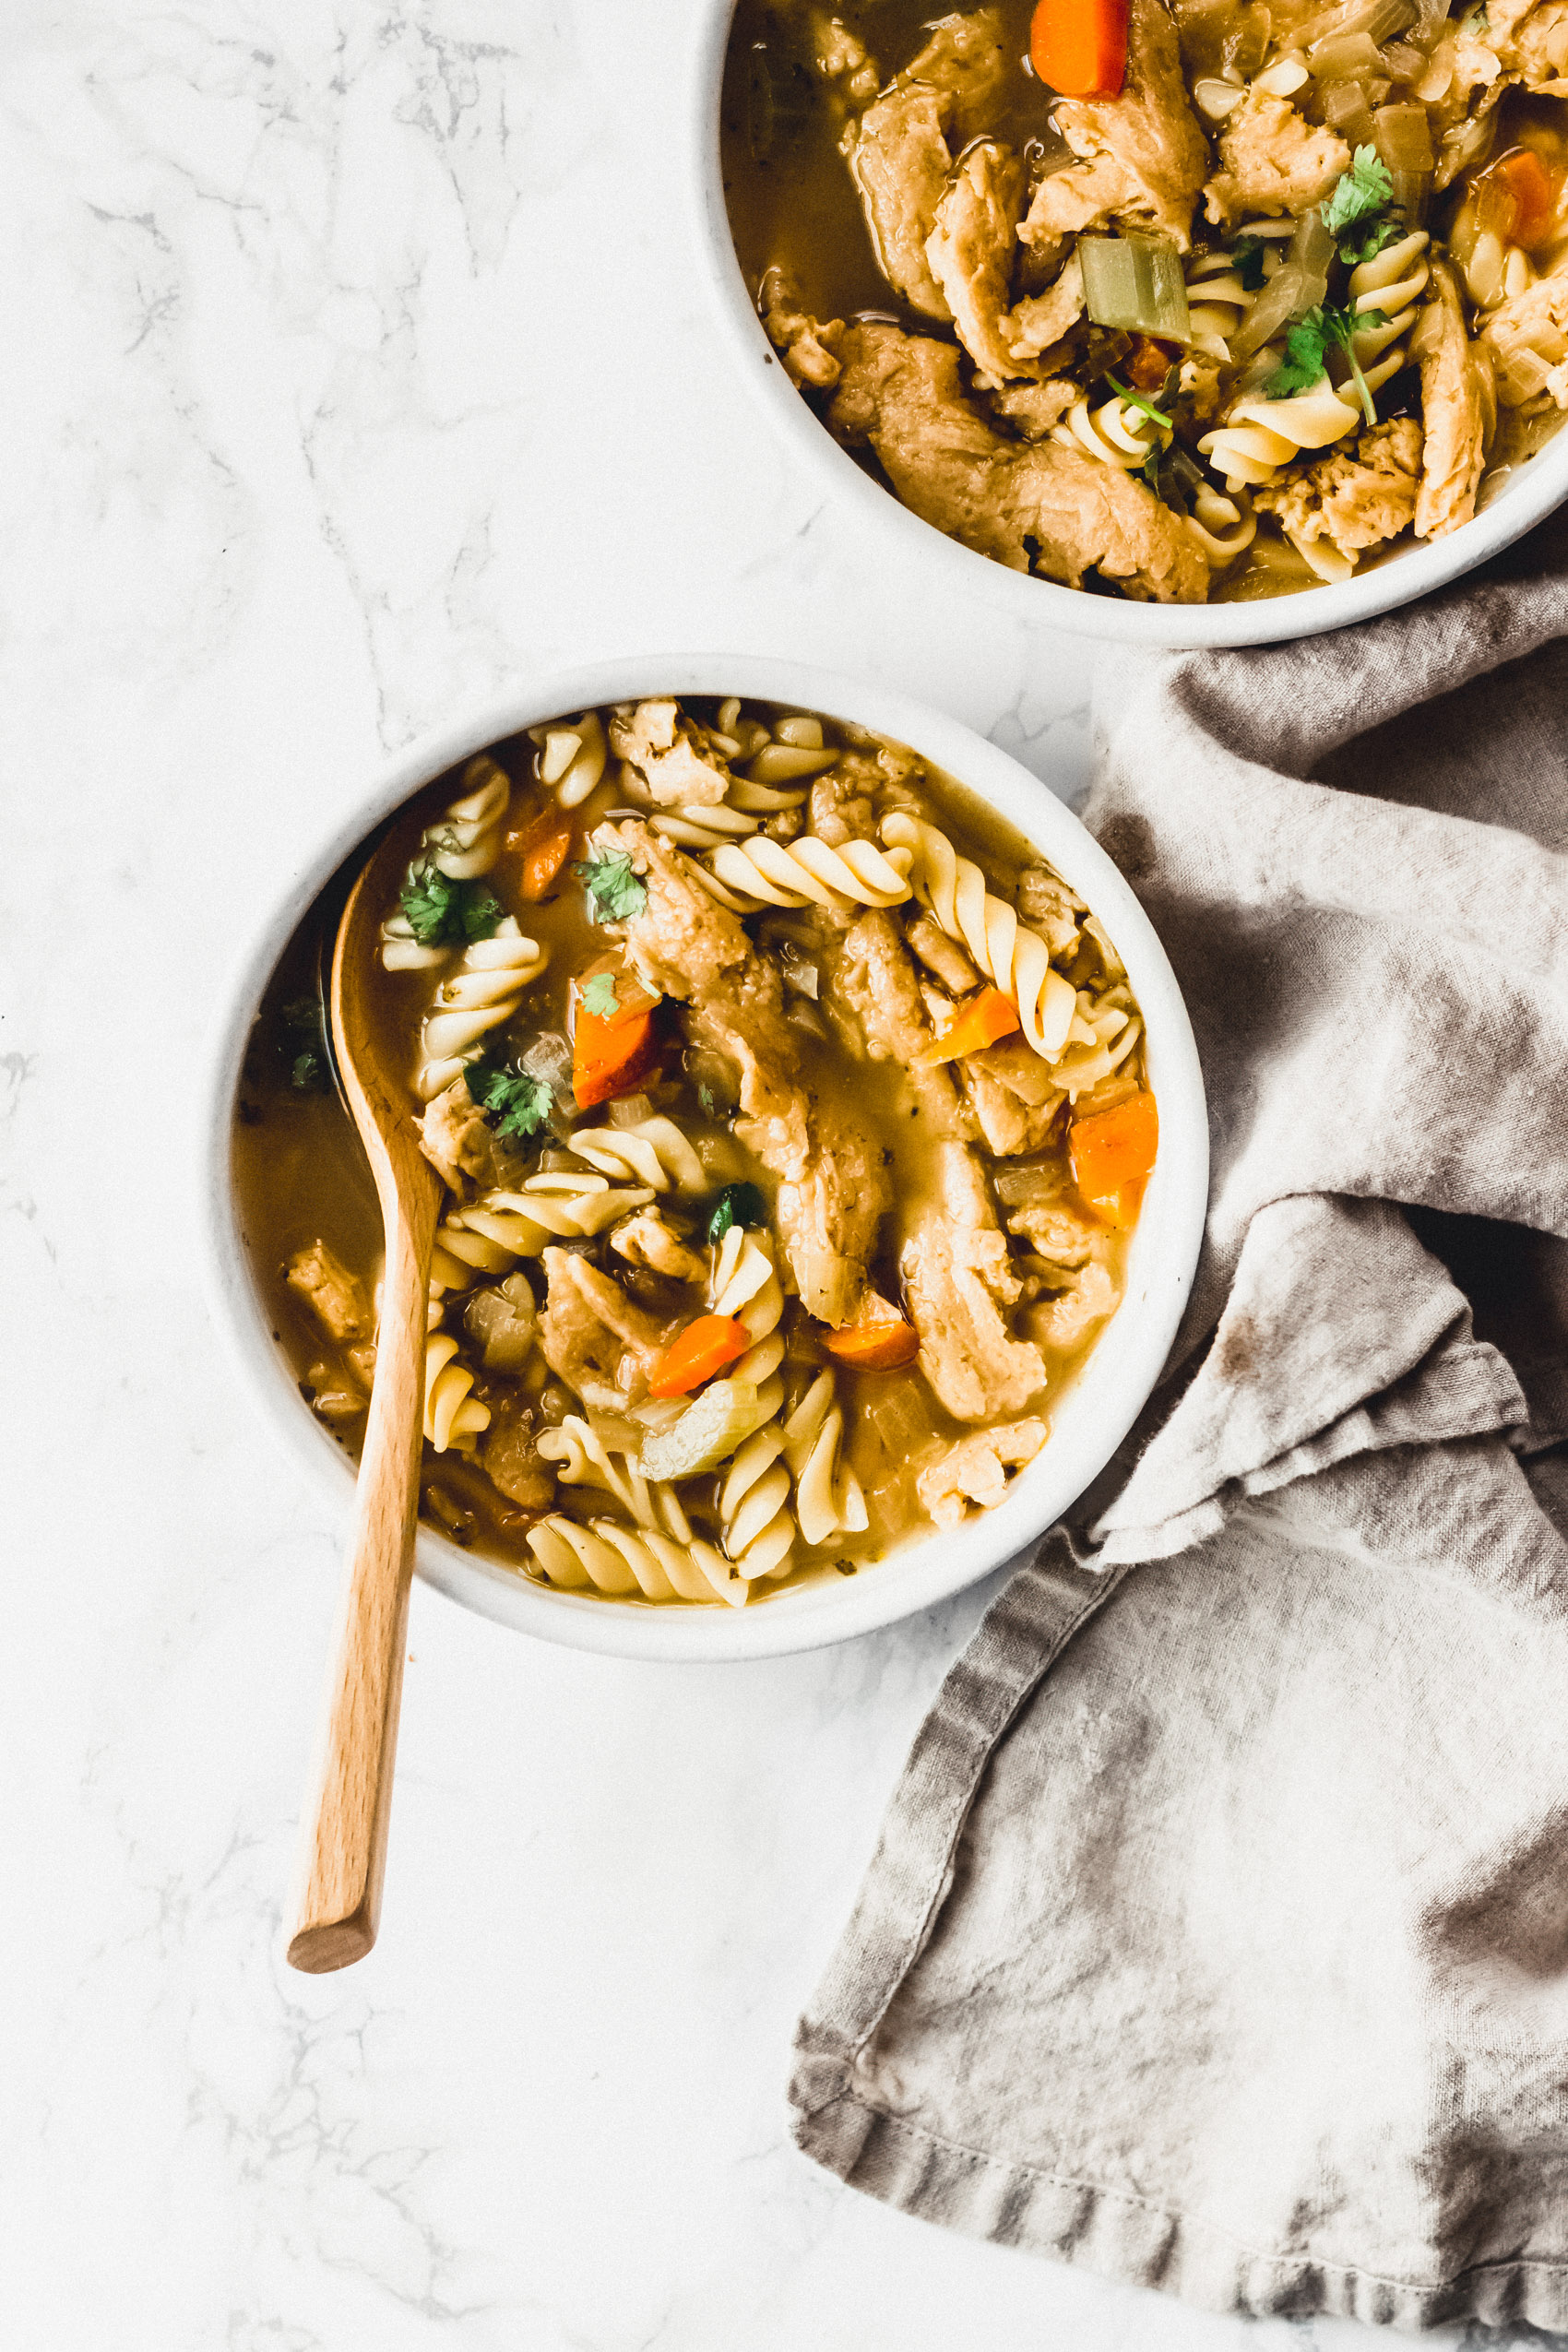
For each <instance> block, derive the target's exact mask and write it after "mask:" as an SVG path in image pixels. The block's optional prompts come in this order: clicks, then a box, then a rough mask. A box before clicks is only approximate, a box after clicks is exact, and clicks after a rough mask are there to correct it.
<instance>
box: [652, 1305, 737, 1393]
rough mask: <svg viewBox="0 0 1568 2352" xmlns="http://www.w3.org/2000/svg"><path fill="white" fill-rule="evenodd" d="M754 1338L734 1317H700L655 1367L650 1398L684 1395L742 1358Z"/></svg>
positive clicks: (681, 1334)
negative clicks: (739, 1357)
mask: <svg viewBox="0 0 1568 2352" xmlns="http://www.w3.org/2000/svg"><path fill="white" fill-rule="evenodd" d="M751 1344H752V1335H751V1333H750V1332H749V1331H748V1330H747V1329H746V1326H745V1324H743V1323H742V1322H740V1321H739V1320H738V1319H737V1318H736V1317H735V1316H734V1315H698V1317H697V1319H696V1321H695V1323H689V1324H687V1325H686V1328H685V1329H684V1331H683V1332H681V1333H679V1334H678V1335H677V1336H676V1337H675V1338H674V1339H672V1340H671V1343H670V1345H669V1347H668V1348H666V1349H665V1350H664V1353H663V1355H662V1356H660V1358H659V1361H658V1363H657V1364H655V1366H654V1368H653V1373H652V1376H651V1378H650V1379H649V1381H648V1384H647V1386H648V1394H649V1396H687V1395H689V1394H690V1392H691V1391H692V1390H693V1389H694V1388H700V1387H701V1386H702V1384H703V1382H704V1381H705V1380H711V1379H712V1378H713V1375H714V1373H715V1372H722V1371H723V1369H724V1367H725V1365H726V1364H732V1363H733V1362H734V1361H735V1360H736V1358H737V1357H738V1356H743V1355H744V1354H745V1352H746V1349H747V1348H749V1347H750V1346H751Z"/></svg>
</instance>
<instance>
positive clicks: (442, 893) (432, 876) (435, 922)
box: [398, 861, 501, 947]
mask: <svg viewBox="0 0 1568 2352" xmlns="http://www.w3.org/2000/svg"><path fill="white" fill-rule="evenodd" d="M398 905H399V906H400V907H401V909H402V910H403V914H404V917H405V919H406V921H407V922H408V926H409V929H410V931H411V932H413V934H414V937H415V938H416V939H417V940H418V941H419V944H420V945H421V946H422V947H455V946H457V944H459V943H462V944H464V945H471V944H472V943H473V941H474V940H476V939H488V938H489V937H490V935H491V933H492V932H493V931H494V929H495V927H496V925H497V924H498V923H499V921H501V909H500V907H499V906H498V905H497V903H496V901H495V900H494V899H493V897H491V895H490V893H489V891H488V890H481V888H480V887H479V885H478V884H477V883H472V882H459V881H457V879H455V877H454V876H453V875H451V874H449V873H442V871H441V868H440V867H439V866H438V865H433V864H431V863H430V862H429V861H425V862H424V863H422V864H418V865H411V866H410V868H409V872H408V878H407V880H406V881H405V882H404V884H403V887H402V889H401V891H400V892H399V894H398Z"/></svg>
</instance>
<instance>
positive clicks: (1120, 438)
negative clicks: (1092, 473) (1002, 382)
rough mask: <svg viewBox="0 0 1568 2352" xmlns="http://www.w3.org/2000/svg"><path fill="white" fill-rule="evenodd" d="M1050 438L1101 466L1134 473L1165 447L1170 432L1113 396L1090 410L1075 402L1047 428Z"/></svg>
mask: <svg viewBox="0 0 1568 2352" xmlns="http://www.w3.org/2000/svg"><path fill="white" fill-rule="evenodd" d="M1051 439H1052V441H1057V442H1060V443H1061V444H1062V445H1063V447H1065V448H1069V449H1080V450H1082V452H1083V454H1084V455H1085V457H1098V458H1099V460H1100V462H1101V464H1102V465H1107V466H1120V467H1121V468H1122V469H1123V472H1126V473H1134V472H1136V470H1137V469H1138V468H1139V467H1140V466H1143V465H1146V464H1147V463H1148V459H1149V456H1150V453H1151V452H1152V451H1154V450H1156V449H1163V448H1164V447H1165V445H1166V444H1167V442H1168V441H1169V440H1170V426H1169V425H1167V424H1157V423H1156V422H1155V420H1154V418H1153V417H1152V416H1150V414H1149V412H1148V410H1146V409H1140V408H1138V407H1137V406H1135V404H1134V402H1133V401H1131V400H1123V399H1122V398H1117V397H1114V396H1113V397H1112V398H1111V399H1109V400H1106V401H1104V402H1103V403H1102V404H1101V406H1100V407H1099V408H1098V409H1091V408H1090V406H1089V404H1088V402H1087V399H1078V400H1075V401H1074V403H1073V405H1072V407H1071V408H1070V409H1069V410H1068V411H1067V413H1066V415H1065V416H1064V417H1063V420H1062V422H1061V423H1060V424H1058V425H1053V426H1052V427H1051Z"/></svg>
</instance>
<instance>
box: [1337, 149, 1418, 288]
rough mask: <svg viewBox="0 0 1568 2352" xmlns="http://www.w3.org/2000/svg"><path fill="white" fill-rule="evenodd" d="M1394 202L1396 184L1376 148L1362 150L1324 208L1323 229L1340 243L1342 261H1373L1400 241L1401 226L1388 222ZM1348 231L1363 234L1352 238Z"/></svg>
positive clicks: (1340, 177)
mask: <svg viewBox="0 0 1568 2352" xmlns="http://www.w3.org/2000/svg"><path fill="white" fill-rule="evenodd" d="M1393 201H1394V181H1393V178H1392V177H1391V175H1390V172H1389V169H1388V166H1387V164H1386V163H1384V160H1383V158H1382V156H1381V155H1379V153H1378V151H1377V149H1376V148H1375V147H1359V148H1357V149H1356V152H1355V154H1354V156H1353V157H1352V158H1351V162H1350V169H1349V170H1348V172H1341V173H1340V174H1339V177H1338V179H1337V180H1336V182H1335V184H1334V188H1333V191H1332V193H1331V194H1330V196H1329V197H1328V200H1327V202H1326V203H1325V204H1324V208H1323V225H1324V228H1325V229H1326V230H1327V231H1328V232H1329V235H1330V236H1331V237H1337V238H1338V240H1339V258H1340V259H1341V261H1348V262H1350V263H1352V264H1354V263H1356V262H1361V261H1370V260H1371V259H1372V255H1373V254H1378V253H1381V252H1382V251H1383V248H1384V245H1386V244H1388V243H1389V242H1390V240H1391V239H1392V238H1394V237H1396V236H1397V235H1398V234H1399V233H1400V232H1399V225H1398V223H1397V222H1396V221H1393V220H1385V219H1384V218H1383V217H1382V216H1383V215H1384V214H1386V212H1387V210H1388V208H1389V206H1390V205H1391V204H1392V203H1393ZM1348 231H1356V232H1359V233H1358V234H1350V235H1348V234H1347V233H1346V232H1348Z"/></svg>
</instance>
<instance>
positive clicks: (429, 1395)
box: [424, 1331, 490, 1454]
mask: <svg viewBox="0 0 1568 2352" xmlns="http://www.w3.org/2000/svg"><path fill="white" fill-rule="evenodd" d="M473 1384H474V1376H473V1374H472V1372H469V1368H468V1366H467V1365H466V1364H464V1363H459V1362H458V1361H457V1341H456V1340H455V1339H454V1338H453V1336H452V1335H451V1333H450V1332H449V1331H433V1332H432V1333H431V1335H430V1336H429V1338H428V1339H427V1340H426V1341H425V1343H424V1433H425V1436H426V1437H427V1438H428V1440H429V1441H430V1443H431V1444H432V1445H434V1448H435V1450H436V1452H437V1453H438V1454H445V1451H446V1449H447V1447H448V1446H451V1445H455V1446H457V1448H458V1449H459V1451H466V1450H467V1449H468V1448H469V1447H470V1446H471V1445H472V1443H473V1441H474V1439H475V1438H476V1437H477V1436H478V1435H479V1433H480V1431H481V1430H487V1429H488V1428H489V1427H490V1408H489V1406H488V1405H481V1403H480V1401H479V1399H478V1398H477V1397H476V1396H469V1389H470V1388H471V1387H472V1386H473Z"/></svg>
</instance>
